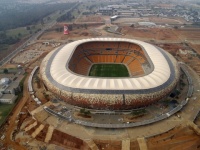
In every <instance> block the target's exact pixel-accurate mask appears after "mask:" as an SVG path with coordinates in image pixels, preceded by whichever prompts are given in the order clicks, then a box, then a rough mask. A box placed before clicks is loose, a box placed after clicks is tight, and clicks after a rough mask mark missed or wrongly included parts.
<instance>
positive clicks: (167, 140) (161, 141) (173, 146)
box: [147, 126, 200, 150]
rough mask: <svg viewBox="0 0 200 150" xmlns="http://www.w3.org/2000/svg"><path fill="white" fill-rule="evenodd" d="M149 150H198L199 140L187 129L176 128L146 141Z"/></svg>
mask: <svg viewBox="0 0 200 150" xmlns="http://www.w3.org/2000/svg"><path fill="white" fill-rule="evenodd" d="M147 145H148V149H149V150H159V149H162V150H182V149H183V148H184V149H185V150H191V149H200V138H199V135H197V134H196V133H195V131H194V130H193V129H191V128H189V127H181V126H179V127H176V128H174V129H173V130H171V131H168V132H166V133H163V134H160V135H157V136H153V137H151V138H149V139H148V140H147Z"/></svg>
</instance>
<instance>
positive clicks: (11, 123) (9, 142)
mask: <svg viewBox="0 0 200 150" xmlns="http://www.w3.org/2000/svg"><path fill="white" fill-rule="evenodd" d="M27 81H28V77H26V80H25V82H24V88H23V97H22V99H21V100H19V102H18V104H17V105H16V106H15V108H14V110H13V115H12V116H10V118H9V121H8V122H9V125H8V127H7V131H6V133H5V135H6V137H5V145H6V146H7V147H8V146H9V147H12V148H13V149H14V150H26V148H25V147H23V146H21V145H19V143H17V142H15V141H13V140H12V133H13V130H14V128H15V127H16V123H15V121H16V120H17V116H18V114H19V113H20V111H21V109H22V107H23V106H24V105H25V103H26V101H27V99H28V96H29V95H28V93H27Z"/></svg>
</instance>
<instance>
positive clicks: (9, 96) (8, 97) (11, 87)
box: [0, 78, 21, 104]
mask: <svg viewBox="0 0 200 150" xmlns="http://www.w3.org/2000/svg"><path fill="white" fill-rule="evenodd" d="M20 91H21V89H20V86H19V82H15V81H11V80H10V79H9V78H2V79H1V80H0V102H1V103H9V104H12V103H14V102H15V100H16V99H17V93H18V92H20Z"/></svg>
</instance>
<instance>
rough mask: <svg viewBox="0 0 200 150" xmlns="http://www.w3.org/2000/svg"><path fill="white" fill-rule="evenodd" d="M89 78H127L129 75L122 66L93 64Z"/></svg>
mask: <svg viewBox="0 0 200 150" xmlns="http://www.w3.org/2000/svg"><path fill="white" fill-rule="evenodd" d="M89 76H95V77H129V73H128V70H127V68H126V66H125V65H123V64H94V65H93V66H92V67H91V69H90V73H89Z"/></svg>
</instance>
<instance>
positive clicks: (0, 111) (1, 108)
mask: <svg viewBox="0 0 200 150" xmlns="http://www.w3.org/2000/svg"><path fill="white" fill-rule="evenodd" d="M14 106H15V104H2V103H0V125H1V124H2V123H3V122H4V120H5V119H6V117H7V116H8V114H9V113H10V111H11V110H12V108H13V107H14Z"/></svg>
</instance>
